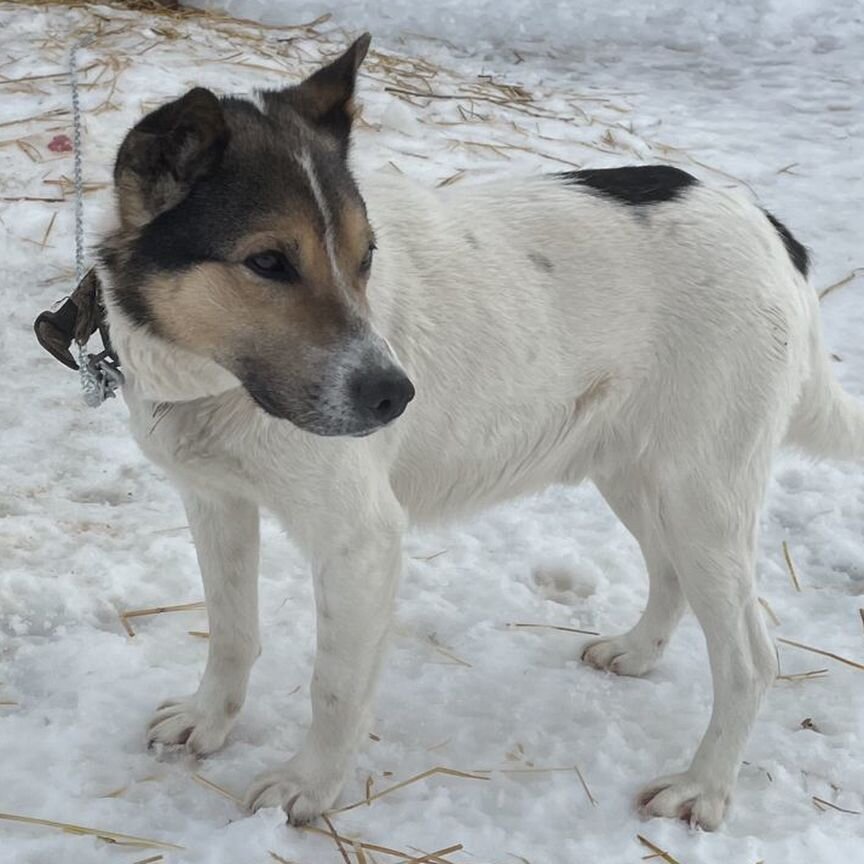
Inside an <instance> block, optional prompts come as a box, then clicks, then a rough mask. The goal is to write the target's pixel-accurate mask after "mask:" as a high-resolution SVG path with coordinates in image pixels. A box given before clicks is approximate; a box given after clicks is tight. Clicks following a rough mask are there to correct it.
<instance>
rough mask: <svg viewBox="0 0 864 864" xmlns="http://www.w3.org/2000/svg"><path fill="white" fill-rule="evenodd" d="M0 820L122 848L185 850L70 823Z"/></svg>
mask: <svg viewBox="0 0 864 864" xmlns="http://www.w3.org/2000/svg"><path fill="white" fill-rule="evenodd" d="M0 819H2V820H4V821H6V822H22V823H24V824H25V825H43V826H45V827H46V828H56V829H58V830H60V831H62V832H63V833H64V834H79V835H86V836H89V837H98V838H99V839H100V840H105V841H106V842H108V843H117V844H118V845H122V846H144V847H147V846H150V847H153V848H154V849H181V850H182V849H185V847H184V846H178V845H177V844H176V843H166V842H164V841H163V840H151V839H149V838H147V837H136V836H134V835H132V834H120V833H118V832H116V831H106V830H104V829H102V828H88V827H87V826H85V825H74V824H72V823H70V822H55V821H54V820H53V819H41V818H37V817H36V816H19V815H18V814H15V813H0Z"/></svg>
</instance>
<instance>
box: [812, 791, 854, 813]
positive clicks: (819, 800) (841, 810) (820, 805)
mask: <svg viewBox="0 0 864 864" xmlns="http://www.w3.org/2000/svg"><path fill="white" fill-rule="evenodd" d="M811 800H812V801H813V803H814V804H815V805H816V806H817V807H818V808H819V809H820V810H824V808H825V807H830V808H831V809H832V810H837V811H838V812H839V813H848V814H849V815H850V816H860V815H861V811H860V810H847V809H846V808H845V807H840V806H839V805H837V804H832V803H831V802H830V801H826V800H825V799H824V798H818V797H817V796H816V795H813V796H812V799H811Z"/></svg>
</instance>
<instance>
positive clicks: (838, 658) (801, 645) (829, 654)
mask: <svg viewBox="0 0 864 864" xmlns="http://www.w3.org/2000/svg"><path fill="white" fill-rule="evenodd" d="M777 641H778V642H782V643H783V644H784V645H791V646H792V647H793V648H800V649H801V650H802V651H810V652H812V653H813V654H820V655H821V656H822V657H830V658H831V659H832V660H836V661H837V662H838V663H845V664H846V665H847V666H851V667H852V668H853V669H860V670H861V671H862V672H864V663H859V662H858V661H857V660H849V659H848V658H847V657H841V656H840V655H839V654H834V653H832V652H831V651H823V650H822V649H821V648H814V647H813V646H812V645H805V644H804V643H803V642H793V641H792V640H791V639H782V638H781V637H780V636H778V637H777Z"/></svg>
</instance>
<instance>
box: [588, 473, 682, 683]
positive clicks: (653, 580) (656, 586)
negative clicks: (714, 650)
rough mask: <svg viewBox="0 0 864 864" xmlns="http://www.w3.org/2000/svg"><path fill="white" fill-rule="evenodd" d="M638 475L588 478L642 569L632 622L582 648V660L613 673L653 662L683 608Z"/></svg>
mask: <svg viewBox="0 0 864 864" xmlns="http://www.w3.org/2000/svg"><path fill="white" fill-rule="evenodd" d="M639 476H640V475H639V470H638V468H636V467H634V468H633V470H629V471H622V470H619V471H616V472H615V474H614V476H612V477H604V478H600V477H595V478H594V483H595V485H596V486H597V488H598V490H599V491H600V493H601V494H602V495H603V497H604V498H605V499H606V501H607V503H608V504H609V506H610V507H611V508H612V510H613V511H614V513H615V515H616V516H617V517H618V518H619V519H620V520H621V522H622V523H623V524H624V526H625V527H626V528H627V530H628V531H630V533H631V534H632V535H633V536H634V537H635V538H636V540H638V541H639V546H640V548H641V549H642V556H643V557H644V559H645V565H646V567H647V569H648V578H649V590H648V604H647V606H646V608H645V611H644V612H643V613H642V617H641V618H640V619H639V621H638V623H637V624H636V626H635V627H633V629H632V630H629V631H628V632H626V633H622V634H621V635H619V636H610V637H605V638H602V639H595V640H593V641H591V642H589V643H588V644H587V645H585V647H584V649H583V651H582V660H583V661H584V662H585V663H588V664H589V665H591V666H594V667H595V668H597V669H606V670H608V671H610V672H615V673H616V674H618V675H644V674H645V673H646V672H648V671H650V670H651V669H652V668H653V667H654V666H655V664H656V663H657V661H658V660H659V659H660V656H661V655H662V653H663V651H664V649H665V647H666V645H667V644H668V642H669V637H670V636H671V635H672V632H673V631H674V629H675V626H676V625H677V624H678V622H679V621H680V620H681V615H682V613H683V612H684V609H685V606H686V602H685V600H684V595H683V594H682V593H681V586H680V585H679V584H678V576H677V574H676V573H675V567H674V566H673V564H672V562H671V560H670V559H669V556H668V554H667V553H666V551H665V550H664V549H663V546H662V543H661V538H660V535H659V532H658V531H657V528H656V527H655V526H654V524H653V522H652V519H651V517H650V512H649V509H648V508H649V507H650V502H649V499H648V496H647V494H646V492H645V489H644V485H643V484H642V483H641V481H640V479H639Z"/></svg>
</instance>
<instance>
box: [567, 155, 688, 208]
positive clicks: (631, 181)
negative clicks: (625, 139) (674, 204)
mask: <svg viewBox="0 0 864 864" xmlns="http://www.w3.org/2000/svg"><path fill="white" fill-rule="evenodd" d="M558 176H559V177H561V178H562V179H563V180H564V181H565V182H566V183H572V184H575V185H579V186H589V187H590V188H591V189H594V190H595V191H596V192H598V193H600V194H601V195H602V196H603V197H604V198H612V199H614V200H615V201H618V202H620V203H621V204H630V205H635V204H659V203H661V202H663V201H675V200H677V199H678V198H680V197H681V195H682V194H683V193H684V192H685V190H687V189H688V188H690V187H691V186H695V185H696V184H698V183H699V181H698V180H697V179H696V178H695V177H694V176H693V175H692V174H688V173H687V172H686V171H682V170H681V169H680V168H673V167H672V166H671V165H631V166H628V167H626V168H597V169H591V170H585V171H566V172H564V173H562V174H559V175H558Z"/></svg>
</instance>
